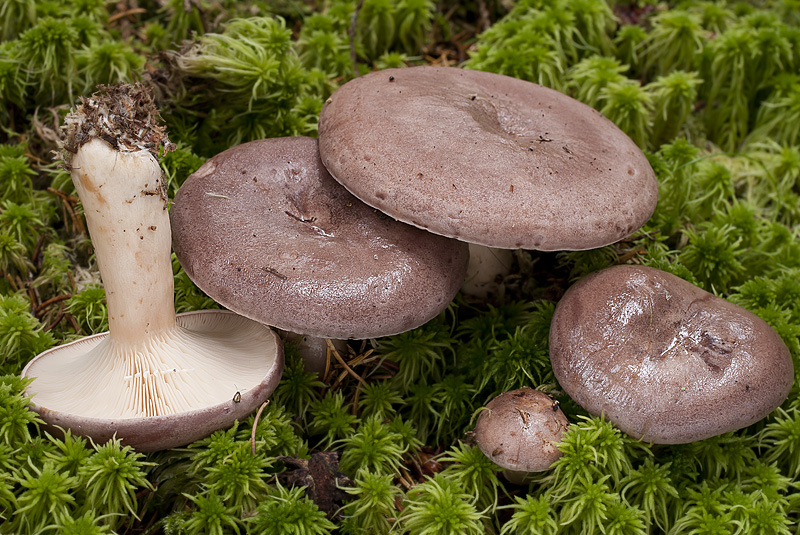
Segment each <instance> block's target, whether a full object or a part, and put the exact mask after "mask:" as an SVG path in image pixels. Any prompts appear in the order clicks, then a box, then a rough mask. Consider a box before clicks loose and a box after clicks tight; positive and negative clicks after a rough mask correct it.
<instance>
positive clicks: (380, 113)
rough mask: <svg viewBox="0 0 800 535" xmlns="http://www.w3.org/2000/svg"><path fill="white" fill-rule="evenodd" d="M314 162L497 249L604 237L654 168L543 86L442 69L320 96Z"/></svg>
mask: <svg viewBox="0 0 800 535" xmlns="http://www.w3.org/2000/svg"><path fill="white" fill-rule="evenodd" d="M319 147H320V154H321V157H322V161H323V163H324V164H325V166H326V167H327V169H328V171H329V172H330V173H331V175H332V176H333V177H334V178H335V179H336V180H338V181H339V182H341V183H342V184H343V185H344V186H345V187H346V188H347V189H348V190H350V192H351V193H353V194H354V195H355V196H356V197H358V198H359V199H361V200H362V201H364V202H366V203H367V204H369V205H371V206H374V207H375V208H378V209H379V210H381V211H383V212H385V213H386V214H388V215H390V216H391V217H394V218H396V219H398V220H400V221H404V222H406V223H410V224H413V225H416V226H418V227H421V228H424V229H427V230H429V231H431V232H435V233H437V234H441V235H444V236H449V237H453V238H457V239H460V240H464V241H468V242H472V243H478V244H481V245H487V246H489V247H497V248H507V249H517V248H525V249H537V250H543V251H552V250H580V249H591V248H595V247H600V246H603V245H608V244H610V243H614V242H616V241H618V240H620V239H621V238H623V237H625V236H627V235H629V234H631V233H632V232H634V231H635V230H637V229H638V228H640V227H641V226H642V225H643V224H644V223H645V222H646V221H647V220H648V219H649V218H650V216H651V215H652V213H653V211H654V210H655V206H656V201H657V196H658V187H657V184H656V180H655V174H654V173H653V170H652V168H651V167H650V165H649V163H648V161H647V159H646V158H645V156H644V154H643V153H642V151H641V150H639V148H638V147H637V146H636V145H635V144H634V142H633V141H631V139H630V138H629V137H628V136H627V135H625V134H624V133H623V132H622V131H621V130H620V129H619V128H617V127H616V126H615V125H614V124H613V123H612V122H611V121H609V120H608V119H606V118H605V117H603V116H602V115H601V114H600V113H599V112H597V111H596V110H594V109H592V108H590V107H589V106H586V105H585V104H582V103H580V102H578V101H576V100H573V99H572V98H570V97H567V96H566V95H563V94H561V93H559V92H557V91H554V90H552V89H548V88H546V87H541V86H538V85H536V84H533V83H530V82H525V81H522V80H517V79H514V78H510V77H507V76H502V75H499V74H493V73H486V72H479V71H469V70H464V69H457V68H447V67H427V66H423V67H412V68H405V69H388V70H384V71H378V72H374V73H370V74H368V75H366V76H362V77H360V78H356V79H354V80H351V81H350V82H348V83H346V84H344V85H343V86H342V87H340V88H339V89H338V90H337V91H336V92H334V93H333V95H331V97H330V98H329V99H328V101H327V103H326V104H325V106H324V107H323V109H322V113H321V115H320V121H319Z"/></svg>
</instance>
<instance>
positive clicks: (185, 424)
mask: <svg viewBox="0 0 800 535" xmlns="http://www.w3.org/2000/svg"><path fill="white" fill-rule="evenodd" d="M65 132H66V141H65V151H66V155H65V159H66V162H67V164H68V165H69V167H70V169H71V175H72V179H73V182H74V183H75V188H76V190H77V192H78V194H79V196H80V199H81V202H82V204H83V208H84V212H85V215H86V221H87V227H88V229H89V233H90V235H91V239H92V245H93V247H94V250H95V255H96V258H97V264H98V267H99V269H100V274H101V277H102V280H103V285H104V287H105V291H106V300H107V304H108V311H109V320H108V321H109V332H107V333H102V334H98V335H94V336H90V337H87V338H83V339H80V340H78V341H75V342H72V343H69V344H66V345H63V346H59V347H56V348H53V349H51V350H49V351H46V352H44V353H42V354H41V355H39V356H37V357H36V358H34V359H33V360H32V361H31V362H30V363H29V364H28V365H27V366H26V367H25V369H24V371H23V376H26V377H31V378H33V379H34V380H33V382H32V383H31V385H30V386H29V388H28V391H27V393H28V395H31V396H32V407H33V409H34V410H35V411H37V412H38V413H39V414H40V415H41V417H42V419H43V420H45V422H47V423H48V424H50V425H51V426H58V427H60V428H62V429H69V430H71V431H72V433H73V434H78V435H82V436H86V437H90V438H91V439H92V440H94V441H95V442H104V441H106V440H108V439H109V438H111V437H112V436H114V435H116V436H117V437H118V438H120V439H122V441H123V442H124V443H125V444H127V445H130V446H133V447H134V448H136V449H138V450H140V451H154V450H160V449H166V448H170V447H176V446H181V445H184V444H188V443H190V442H192V441H194V440H197V439H200V438H202V437H204V436H206V435H208V434H210V433H211V432H213V431H215V430H217V429H221V428H223V427H226V426H229V425H230V424H232V423H233V421H234V420H236V419H242V418H244V417H246V416H247V415H248V414H249V413H251V412H252V411H253V410H255V409H256V408H257V407H258V406H259V405H260V404H261V403H263V402H264V401H265V400H266V399H267V397H268V396H269V395H270V394H271V393H272V391H273V390H274V389H275V387H276V386H277V384H278V381H279V380H280V376H281V373H282V370H283V348H282V345H281V342H280V340H279V339H278V337H277V335H276V334H275V333H274V332H272V331H271V330H270V329H268V328H266V327H264V326H263V325H260V324H258V323H257V322H254V321H251V320H248V319H246V318H242V317H240V316H237V315H236V314H233V313H231V312H228V311H216V310H215V311H199V312H192V313H186V314H181V315H178V316H176V314H175V310H174V305H173V275H172V265H171V260H170V245H171V236H170V222H169V215H168V210H167V196H166V189H165V187H164V186H165V185H164V182H163V175H162V172H161V169H160V167H159V164H158V161H157V159H156V156H157V153H158V152H159V151H161V150H164V148H165V147H168V143H169V142H168V140H167V137H166V134H165V132H164V129H163V127H161V126H159V117H158V112H157V110H156V108H155V106H154V104H153V101H152V97H151V96H150V94H149V92H148V91H147V90H146V89H145V88H144V87H143V86H129V85H123V86H114V87H110V88H105V89H104V90H103V91H102V92H101V93H98V94H96V95H94V96H92V97H91V98H88V99H83V100H82V102H81V104H80V106H78V108H77V109H76V110H75V111H73V112H71V113H70V114H69V115H68V116H67V119H66V127H65Z"/></svg>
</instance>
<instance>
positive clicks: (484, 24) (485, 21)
mask: <svg viewBox="0 0 800 535" xmlns="http://www.w3.org/2000/svg"><path fill="white" fill-rule="evenodd" d="M478 15H479V16H480V27H479V28H478V33H480V32H482V31H484V30H486V29H488V28H489V26H491V25H492V21H491V19H490V17H489V10H488V9H487V8H486V2H485V1H484V0H478Z"/></svg>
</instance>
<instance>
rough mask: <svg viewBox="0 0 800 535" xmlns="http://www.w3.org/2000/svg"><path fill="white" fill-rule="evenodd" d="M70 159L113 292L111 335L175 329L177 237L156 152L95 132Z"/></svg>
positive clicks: (132, 336) (121, 337)
mask: <svg viewBox="0 0 800 535" xmlns="http://www.w3.org/2000/svg"><path fill="white" fill-rule="evenodd" d="M70 164H71V166H72V180H73V182H74V183H75V189H76V190H77V192H78V195H79V197H80V199H81V203H82V204H83V210H84V213H85V215H86V224H87V226H88V227H89V235H90V236H91V238H92V245H93V246H94V250H95V255H96V257H97V264H98V266H99V267H100V276H101V277H102V279H103V286H104V287H105V290H106V302H107V304H108V325H109V331H110V337H111V338H112V340H115V341H117V342H120V343H126V344H136V343H141V342H143V341H144V340H145V339H147V338H149V337H150V336H152V335H153V334H159V333H163V332H164V331H166V330H169V329H172V328H174V327H175V308H174V302H173V289H174V288H173V279H172V262H171V257H170V250H171V246H172V236H171V233H170V226H169V212H168V211H167V202H166V197H165V193H164V190H163V185H162V173H161V168H160V167H159V165H158V162H157V161H156V159H155V157H153V155H152V154H151V153H150V152H149V151H147V150H140V151H134V152H121V151H118V150H116V149H114V148H112V147H111V146H110V145H109V144H108V143H107V142H105V141H103V140H101V139H99V138H95V139H93V140H91V141H89V142H88V143H86V144H85V145H83V146H81V147H80V148H79V149H78V152H77V153H76V154H75V155H74V156H73V157H72V160H71V162H70Z"/></svg>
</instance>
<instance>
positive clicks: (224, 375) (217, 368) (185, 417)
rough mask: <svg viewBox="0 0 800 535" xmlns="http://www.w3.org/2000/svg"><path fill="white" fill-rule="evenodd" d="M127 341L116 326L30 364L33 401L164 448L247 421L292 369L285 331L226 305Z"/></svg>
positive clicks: (68, 425)
mask: <svg viewBox="0 0 800 535" xmlns="http://www.w3.org/2000/svg"><path fill="white" fill-rule="evenodd" d="M120 345H121V344H116V343H115V342H114V341H113V340H112V339H111V338H110V337H109V333H107V332H106V333H100V334H96V335H93V336H88V337H86V338H82V339H80V340H77V341H75V342H71V343H69V344H65V345H62V346H58V347H54V348H52V349H50V350H48V351H45V352H44V353H41V354H40V355H38V356H37V357H36V358H34V359H33V360H31V361H30V362H29V363H28V365H27V366H25V369H24V370H23V371H22V375H23V377H33V378H34V381H33V382H32V383H31V385H30V386H29V387H28V389H27V394H28V395H31V396H33V399H32V401H31V408H32V409H33V410H34V411H36V412H37V413H38V414H39V415H40V416H41V418H42V419H43V420H44V421H45V422H46V423H47V424H48V425H49V426H51V427H53V428H61V429H70V430H71V431H72V433H73V434H76V435H81V436H84V437H89V438H91V439H92V440H93V441H94V442H95V443H102V442H105V441H107V440H109V439H110V438H112V437H114V436H116V437H117V438H120V439H121V440H122V442H123V444H125V445H129V446H131V447H133V448H134V449H136V450H138V451H143V452H146V451H158V450H163V449H168V448H174V447H178V446H183V445H186V444H188V443H190V442H194V441H195V440H199V439H201V438H204V437H206V436H208V435H210V434H211V433H212V432H214V431H216V430H218V429H222V428H225V427H229V426H230V425H231V424H232V423H233V421H234V420H242V419H244V418H246V417H247V416H248V415H249V414H250V413H252V412H253V411H254V410H255V409H257V408H258V406H259V405H261V404H262V403H263V402H264V401H266V399H267V398H268V397H269V395H270V394H272V392H273V391H274V390H275V388H276V387H277V386H278V382H279V381H280V378H281V374H282V373H283V345H282V344H281V342H280V338H278V336H277V334H275V333H274V332H273V331H272V330H271V329H269V328H268V327H265V326H264V325H261V324H259V323H257V322H254V321H252V320H248V319H246V318H243V317H241V316H237V315H236V314H234V313H232V312H229V311H225V310H203V311H198V312H187V313H184V314H179V315H178V316H177V320H176V328H175V329H174V330H173V331H171V332H170V333H165V334H164V335H163V336H158V337H154V340H152V341H150V342H147V343H143V344H142V345H141V346H140V347H136V348H129V350H128V351H127V355H126V353H125V350H124V349H123V348H121V347H120ZM133 353H135V356H134V358H130V359H129V360H127V361H125V360H124V357H125V356H127V357H131V356H133ZM124 362H127V365H126V364H125V363H124ZM114 415H115V416H114Z"/></svg>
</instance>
